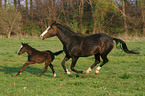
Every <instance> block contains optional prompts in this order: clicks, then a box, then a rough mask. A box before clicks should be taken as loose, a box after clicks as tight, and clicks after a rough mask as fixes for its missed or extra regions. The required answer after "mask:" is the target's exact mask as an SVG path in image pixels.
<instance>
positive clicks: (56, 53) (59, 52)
mask: <svg viewBox="0 0 145 96" xmlns="http://www.w3.org/2000/svg"><path fill="white" fill-rule="evenodd" d="M62 52H63V50H60V51H57V52H55V53H53V55H56V56H57V55H59V54H61V53H62Z"/></svg>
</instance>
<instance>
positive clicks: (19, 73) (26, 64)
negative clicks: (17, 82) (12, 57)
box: [14, 61, 34, 77]
mask: <svg viewBox="0 0 145 96" xmlns="http://www.w3.org/2000/svg"><path fill="white" fill-rule="evenodd" d="M30 64H34V62H29V61H28V62H27V63H25V64H24V65H23V67H22V69H21V70H20V71H19V72H18V73H17V74H16V75H15V76H14V77H16V76H18V75H21V72H22V71H23V70H24V69H25V68H26V67H27V66H28V65H30Z"/></svg>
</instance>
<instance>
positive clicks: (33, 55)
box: [14, 43, 63, 77]
mask: <svg viewBox="0 0 145 96" xmlns="http://www.w3.org/2000/svg"><path fill="white" fill-rule="evenodd" d="M24 52H27V53H28V61H27V62H26V63H25V64H24V65H23V67H22V69H21V70H20V71H19V72H18V73H17V74H16V75H15V76H14V77H16V76H17V75H21V72H22V71H23V70H24V69H25V68H26V67H27V66H28V65H31V64H35V63H43V62H45V67H44V69H43V72H42V73H41V74H40V75H39V77H40V76H42V75H43V73H44V72H46V70H47V67H48V65H49V67H50V68H51V70H52V72H53V74H54V77H55V76H56V73H55V71H54V69H53V65H52V64H51V62H52V61H53V60H54V56H55V55H59V54H61V53H62V52H63V50H60V51H58V52H55V53H52V52H51V51H49V50H47V51H38V50H36V49H35V48H32V47H31V46H29V45H28V44H27V43H22V46H21V47H20V49H19V51H18V52H17V54H18V55H21V54H22V53H24Z"/></svg>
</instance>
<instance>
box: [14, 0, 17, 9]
mask: <svg viewBox="0 0 145 96" xmlns="http://www.w3.org/2000/svg"><path fill="white" fill-rule="evenodd" d="M14 6H15V8H17V1H16V0H14Z"/></svg>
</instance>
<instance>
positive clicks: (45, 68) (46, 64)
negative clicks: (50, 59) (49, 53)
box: [39, 63, 49, 77]
mask: <svg viewBox="0 0 145 96" xmlns="http://www.w3.org/2000/svg"><path fill="white" fill-rule="evenodd" d="M48 65H49V64H48V63H45V67H44V69H43V72H42V73H41V74H40V75H39V77H40V76H42V75H43V74H44V73H45V72H46V71H47V67H48Z"/></svg>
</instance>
